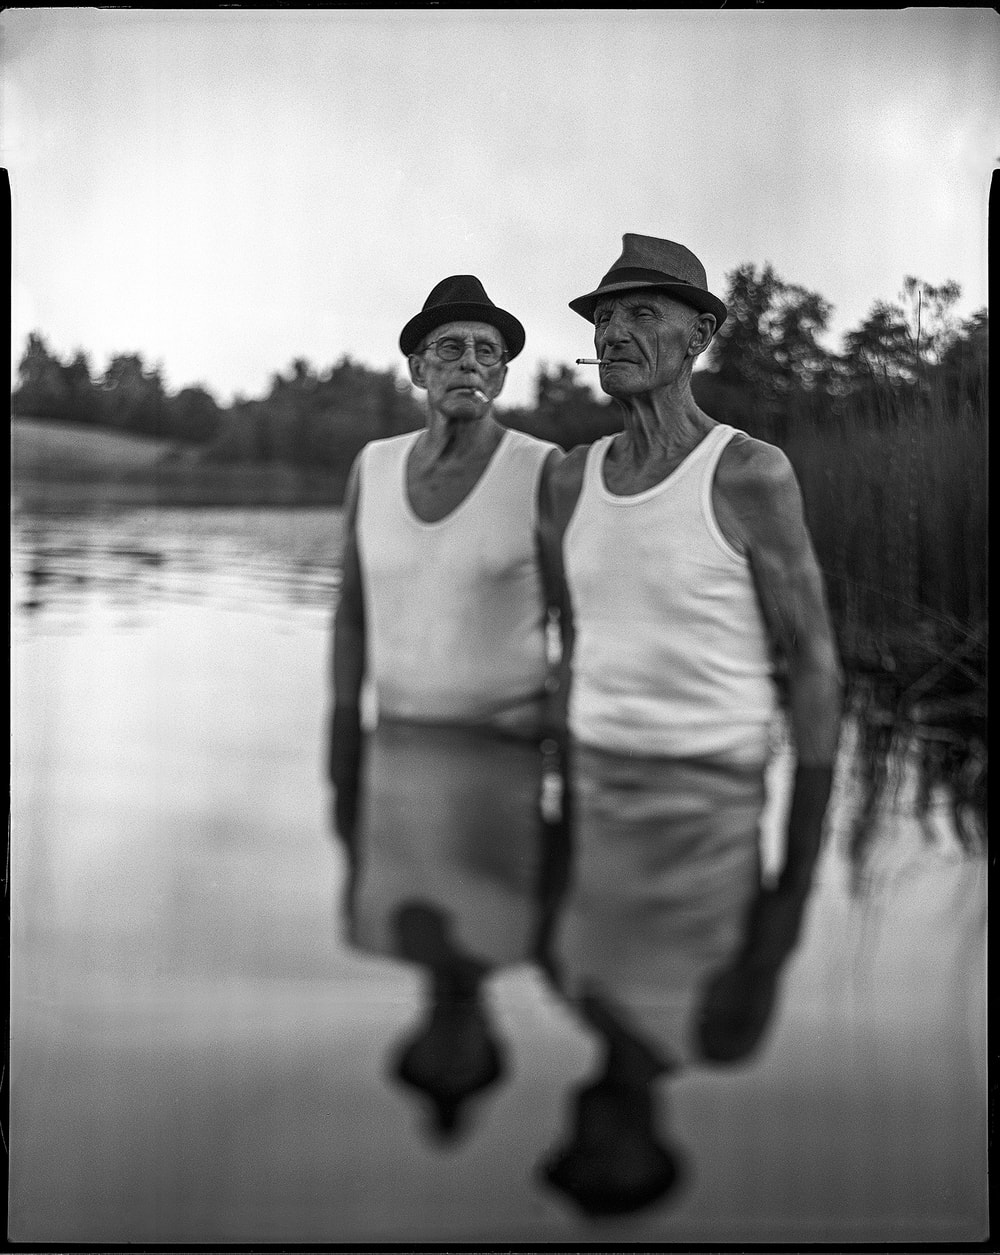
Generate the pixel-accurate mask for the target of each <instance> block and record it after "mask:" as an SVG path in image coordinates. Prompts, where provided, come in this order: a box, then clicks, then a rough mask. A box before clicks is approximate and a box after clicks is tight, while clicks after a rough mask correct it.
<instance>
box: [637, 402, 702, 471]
mask: <svg viewBox="0 0 1000 1255" xmlns="http://www.w3.org/2000/svg"><path fill="white" fill-rule="evenodd" d="M618 403H619V405H620V406H621V407H622V409H623V411H624V417H625V425H624V431H623V432H622V433H621V435H620V436H618V437H616V438H615V441H614V448H613V453H612V457H613V459H614V461H615V462H616V464H618V465H619V466H621V467H622V469H625V468H627V467H634V468H635V469H636V470H641V469H644V468H647V469H651V468H654V467H662V468H664V470H665V471H666V472H669V471H670V470H672V469H673V467H674V466H676V465H677V464H678V463H679V462H681V461H682V460H683V459H684V458H685V457H686V456H687V455H688V453H690V452H691V450H692V449H693V448H694V447H695V445H697V444H698V443H699V442H700V441H701V440H702V439H703V438H704V437H705V436H706V435H707V434H708V432H709V431H710V430H711V429H712V428H713V427H714V426H715V425H716V424H715V420H714V419H712V418H709V416H708V415H707V414H706V413H705V412H704V411H703V410H702V409H700V408H699V406H698V403H697V402H696V401H695V399H694V397H693V396H692V395H691V390H690V388H683V389H679V390H675V389H672V388H670V389H668V388H664V389H660V390H659V391H657V392H650V393H643V394H642V395H640V396H631V397H627V398H619V399H618Z"/></svg>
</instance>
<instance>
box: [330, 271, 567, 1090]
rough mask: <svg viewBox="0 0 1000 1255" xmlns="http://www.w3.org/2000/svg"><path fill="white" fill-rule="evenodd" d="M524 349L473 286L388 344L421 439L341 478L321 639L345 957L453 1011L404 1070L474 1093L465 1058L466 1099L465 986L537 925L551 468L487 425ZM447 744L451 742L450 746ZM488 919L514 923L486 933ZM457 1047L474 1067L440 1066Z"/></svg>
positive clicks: (379, 446)
mask: <svg viewBox="0 0 1000 1255" xmlns="http://www.w3.org/2000/svg"><path fill="white" fill-rule="evenodd" d="M524 339H525V336H524V329H523V327H522V326H521V323H520V322H519V321H518V320H517V319H516V318H515V317H514V316H513V315H512V314H510V313H508V312H507V311H506V310H503V309H501V308H499V307H498V306H497V305H495V304H494V303H493V301H491V300H490V298H489V297H488V296H487V295H486V292H485V290H484V288H483V285H482V284H481V283H480V281H479V280H478V279H477V278H476V277H474V276H472V275H453V276H451V277H449V278H447V279H444V280H442V281H441V282H440V283H438V284H437V285H436V286H435V287H434V289H433V290H432V291H431V293H430V295H429V296H428V298H427V300H426V302H425V303H424V306H423V308H422V310H421V311H420V312H419V313H417V314H416V315H414V317H412V318H411V319H410V320H409V321H408V322H407V323H406V325H405V326H404V328H403V330H402V333H401V335H400V338H399V347H400V349H401V351H402V352H403V354H404V355H405V356H406V358H407V362H408V365H409V371H410V378H411V379H412V381H413V383H414V384H415V385H416V386H417V387H418V388H420V389H422V390H424V391H425V392H426V395H427V423H426V426H425V427H424V428H423V429H422V430H420V431H415V432H410V433H407V434H405V435H402V436H397V437H393V438H391V439H386V440H376V441H372V442H371V443H369V444H368V445H367V446H366V447H365V448H364V449H363V450H362V452H361V453H360V454H359V456H358V459H357V461H356V463H355V465H354V467H353V468H352V471H351V475H350V480H349V484H348V492H347V498H346V503H345V540H344V550H343V567H342V569H343V576H342V583H341V587H340V596H339V603H338V607H337V612H336V618H335V625H334V676H333V685H334V711H333V721H332V742H331V759H330V772H331V777H332V782H333V784H334V786H335V788H336V826H337V828H338V831H339V835H340V837H341V838H342V839H343V840H344V842H345V843H346V845H347V847H348V849H349V851H350V852H351V854H352V859H351V884H350V885H349V890H348V896H349V903H350V908H351V909H350V917H351V928H352V939H353V941H354V942H355V943H356V944H357V945H358V946H359V947H360V948H362V949H366V950H369V951H374V952H376V953H383V954H386V955H392V956H395V957H397V958H404V959H409V960H411V961H416V962H420V963H422V964H423V966H425V967H426V968H428V969H430V976H431V996H432V999H433V1000H435V1003H436V1004H438V1003H443V1002H450V1003H451V1004H454V1005H453V1006H452V1010H454V1007H455V1006H458V1007H459V1009H460V1010H461V1008H464V1009H465V1010H464V1012H463V1013H462V1015H461V1016H460V1017H459V1019H460V1020H461V1023H460V1024H458V1025H456V1018H455V1015H454V1014H452V1013H451V1012H450V1011H449V1013H448V1014H447V1015H444V1016H443V1017H441V1016H439V1017H437V1019H435V1018H434V1017H433V1016H432V1025H431V1028H430V1030H429V1032H430V1034H431V1039H430V1040H429V1041H423V1042H422V1043H421V1044H420V1046H419V1049H417V1050H416V1052H415V1053H412V1054H411V1056H410V1057H411V1058H419V1059H421V1060H425V1061H426V1060H436V1061H439V1066H440V1067H441V1068H445V1069H447V1068H449V1067H450V1068H451V1069H452V1070H453V1071H454V1070H455V1069H456V1068H458V1069H459V1070H461V1071H463V1073H464V1074H465V1075H466V1076H467V1077H468V1078H469V1082H468V1083H469V1085H470V1087H471V1088H474V1087H475V1086H474V1084H473V1082H474V1081H475V1079H476V1074H477V1065H476V1060H477V1058H478V1059H479V1060H480V1061H481V1064H482V1066H481V1068H479V1072H481V1074H482V1075H481V1077H480V1080H481V1081H482V1083H485V1078H486V1077H488V1076H490V1075H492V1074H493V1073H494V1072H495V1059H494V1056H495V1051H494V1050H493V1049H492V1047H491V1044H490V1041H489V1037H488V1034H487V1033H486V1031H485V1027H484V1025H483V1013H482V1008H481V1007H480V1006H479V1005H478V1002H477V992H478V985H479V981H480V979H481V977H482V976H483V975H484V974H486V973H488V972H489V971H490V970H492V969H494V968H496V967H497V966H502V965H503V964H504V963H506V962H517V961H521V960H523V959H526V958H529V957H531V955H532V953H533V948H534V946H535V944H536V941H537V933H538V927H539V923H540V920H539V916H538V915H537V913H536V911H535V909H534V907H535V897H536V894H537V893H538V892H539V891H540V884H539V878H540V876H541V875H542V868H543V863H542V850H543V827H542V825H543V816H542V814H541V810H540V806H541V795H542V781H543V758H542V753H541V749H540V746H541V743H542V739H543V736H544V734H545V732H546V730H547V726H548V718H549V706H550V701H551V699H550V694H549V691H548V681H549V662H548V657H547V625H548V606H549V600H550V599H549V598H548V596H547V593H546V588H545V585H544V583H543V572H542V566H541V561H540V554H539V549H538V533H537V520H538V502H539V495H540V485H541V483H542V476H543V472H544V471H545V469H546V467H547V465H549V464H550V463H552V462H554V460H556V459H558V458H559V457H560V456H561V453H560V451H559V450H557V448H556V446H554V445H551V444H547V443H545V442H542V441H539V440H536V439H534V438H533V437H530V436H527V435H525V434H523V433H521V432H518V431H513V430H509V429H507V428H505V427H503V426H502V425H501V424H500V423H499V422H498V421H497V419H496V418H495V417H494V414H493V403H494V401H495V400H496V398H497V397H498V396H499V395H500V392H501V390H502V388H503V385H504V380H505V379H506V376H507V363H508V362H509V361H511V360H513V359H514V358H515V357H517V355H518V354H519V353H520V352H521V350H522V348H523V346H524ZM363 699H365V700H363ZM363 706H364V707H365V708H366V718H365V720H363V719H362V707H363ZM363 723H364V724H365V730H366V732H367V733H368V735H366V736H363V735H362V725H363ZM456 728H459V729H462V728H464V729H465V730H466V735H465V737H464V738H459V740H458V742H456V741H455V738H454V736H453V735H452V734H451V733H448V734H447V735H448V737H450V740H448V739H447V737H445V730H447V729H456ZM435 730H436V731H435ZM436 732H437V733H440V735H437V734H436ZM490 737H492V738H494V740H495V741H496V744H497V748H496V751H495V752H494V753H493V754H492V755H490V754H489V753H488V752H486V751H484V750H483V748H482V746H483V743H484V738H486V739H489V738H490ZM442 738H445V739H442ZM501 742H502V744H501ZM447 745H450V746H451V747H452V748H451V749H450V751H448V750H447V749H446V746H447ZM362 749H364V751H365V753H364V755H362ZM431 749H434V752H433V753H431V752H430V751H431ZM362 757H364V758H365V760H366V761H365V763H364V764H362ZM490 761H492V762H493V764H494V767H495V770H492V771H491V770H489V769H488V763H489V762H490ZM415 772H419V773H420V778H419V779H415ZM406 781H409V783H410V787H409V793H408V796H407V797H405V798H404V797H401V795H400V790H401V788H403V782H406ZM359 782H363V787H362V788H361V789H360V791H359ZM356 829H357V832H356V831H355V830H356ZM498 834H499V835H498ZM420 866H423V867H426V868H434V867H436V866H440V867H446V866H447V867H459V866H460V867H462V868H463V872H462V875H463V877H464V880H463V883H464V884H465V885H466V886H468V885H470V884H472V883H473V881H474V880H475V879H476V877H477V876H478V878H479V881H480V882H481V886H480V887H481V889H482V893H481V895H480V896H479V897H477V895H476V893H474V892H471V891H468V892H465V891H463V892H462V893H461V894H450V893H449V892H448V890H447V885H448V884H449V883H451V881H450V879H449V878H448V877H439V878H437V879H436V880H435V877H434V876H433V875H420V876H414V875H413V873H412V869H413V868H414V867H420ZM407 869H410V870H409V871H407ZM476 869H478V870H476ZM477 902H478V903H479V906H478V907H477ZM484 902H488V903H490V904H491V905H490V910H494V908H495V910H496V911H502V913H503V915H504V918H505V919H508V920H510V921H512V922H511V923H510V925H509V926H507V927H506V928H504V929H499V930H498V929H495V928H493V929H492V930H491V925H490V923H489V920H488V919H487V918H486V916H487V915H488V914H489V912H488V911H487V910H486V907H485V906H483V905H482V904H483V903H484ZM498 903H500V904H501V905H497V904H498ZM412 919H423V920H428V919H432V920H434V921H436V922H435V924H434V936H435V938H436V940H435V943H434V945H433V946H429V947H425V948H424V949H421V947H420V946H419V945H416V946H415V945H414V944H413V943H412V938H411V936H410V933H411V932H412V930H408V929H407V928H402V931H401V922H404V921H406V920H412ZM500 934H502V944H501V943H500V940H498V938H499V937H500ZM401 937H402V938H403V939H404V940H405V945H404V944H403V943H402V942H401V941H400V938H401ZM444 937H447V938H448V939H449V940H448V944H447V945H445V944H443V943H442V942H441V941H440V939H441V938H444ZM407 939H409V940H407ZM470 973H473V974H474V976H472V977H470ZM442 1024H444V1025H446V1026H450V1028H448V1029H447V1031H446V1029H445V1028H441V1025H442ZM459 1030H461V1031H459ZM442 1033H446V1035H447V1034H448V1033H450V1040H449V1041H444V1042H442V1041H441V1034H442ZM456 1033H458V1038H457V1039H456ZM455 1040H459V1043H460V1044H461V1043H464V1047H463V1048H465V1049H466V1053H467V1054H469V1053H471V1055H472V1056H473V1057H472V1058H471V1060H470V1059H466V1060H465V1062H464V1063H462V1062H460V1061H459V1060H457V1059H456V1057H455V1053H454V1052H455V1049H457V1047H456V1046H455ZM432 1071H433V1068H432ZM411 1079H412V1078H411ZM425 1081H426V1084H427V1087H428V1088H432V1087H434V1086H437V1087H438V1088H441V1087H442V1086H444V1087H447V1086H448V1085H449V1084H450V1079H449V1078H448V1077H436V1076H427V1077H426V1078H425ZM452 1090H453V1087H452V1089H450V1090H449V1092H452Z"/></svg>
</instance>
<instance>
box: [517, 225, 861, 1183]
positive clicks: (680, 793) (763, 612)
mask: <svg viewBox="0 0 1000 1255" xmlns="http://www.w3.org/2000/svg"><path fill="white" fill-rule="evenodd" d="M570 308H571V309H573V310H574V311H575V312H576V313H578V314H580V315H581V316H582V317H583V318H585V319H587V321H588V322H591V323H593V325H594V344H595V347H596V350H597V359H598V362H599V368H600V381H601V387H602V389H603V390H604V392H606V393H607V394H608V395H609V396H611V397H613V398H614V399H615V401H616V402H617V403H618V405H619V406H620V408H621V410H622V412H623V417H624V429H623V430H622V431H621V432H620V433H618V434H616V435H614V436H608V437H605V438H603V439H600V440H598V441H597V442H596V443H595V444H593V445H591V446H589V447H580V448H577V449H575V450H573V451H572V452H571V453H570V454H569V456H568V457H567V458H566V459H565V460H564V461H563V462H562V463H561V465H560V466H559V467H558V468H556V469H555V472H554V474H553V476H552V479H551V483H550V484H549V485H548V487H547V492H546V498H545V502H544V504H543V516H542V531H543V537H544V544H545V550H546V553H547V558H548V561H549V562H550V563H551V565H552V568H553V571H554V572H556V573H558V574H560V575H561V576H562V577H563V578H564V579H565V584H566V588H567V590H568V606H567V607H566V613H569V614H571V616H572V621H573V635H574V645H573V653H572V680H571V689H570V696H569V731H570V737H571V744H572V777H573V796H574V805H575V809H576V820H575V828H574V868H573V882H572V886H571V889H570V895H569V900H568V902H567V909H566V921H565V925H566V926H565V931H564V933H563V937H562V941H561V943H560V944H559V946H558V947H557V953H558V957H559V960H560V963H561V968H562V973H563V978H564V981H565V985H566V988H567V990H568V991H569V992H570V993H571V994H572V995H574V996H575V997H576V998H577V999H578V1000H579V1003H580V1005H581V1006H582V1007H583V1008H584V1011H585V1014H586V1015H587V1017H588V1019H589V1020H590V1022H591V1024H592V1025H593V1026H594V1027H595V1028H596V1029H597V1031H598V1033H599V1034H600V1035H601V1036H602V1038H603V1039H604V1041H605V1043H606V1046H607V1051H608V1053H607V1066H606V1070H605V1074H604V1076H603V1077H602V1079H601V1080H600V1081H599V1082H598V1084H597V1085H595V1086H592V1087H590V1088H589V1090H587V1091H584V1092H583V1093H582V1094H581V1095H580V1101H579V1110H578V1121H577V1127H576V1130H575V1134H574V1139H573V1140H572V1141H571V1144H570V1145H569V1147H568V1148H567V1149H566V1150H565V1151H564V1152H563V1153H562V1154H561V1155H560V1156H557V1158H556V1159H555V1160H554V1161H553V1163H552V1164H551V1165H550V1168H549V1174H550V1179H551V1180H552V1181H553V1183H554V1184H556V1185H558V1186H559V1187H560V1188H563V1189H565V1190H566V1191H567V1192H569V1193H571V1194H573V1195H574V1196H575V1197H577V1199H578V1201H581V1202H582V1203H583V1204H584V1205H585V1206H587V1205H601V1204H600V1200H601V1199H603V1200H604V1203H605V1204H606V1205H607V1206H608V1207H612V1206H615V1205H622V1206H624V1205H626V1204H627V1200H628V1199H629V1198H633V1199H638V1200H642V1199H644V1198H646V1197H647V1196H648V1197H652V1196H655V1194H656V1193H657V1191H660V1192H662V1191H663V1190H665V1189H666V1188H668V1187H669V1184H670V1183H671V1182H672V1180H673V1178H674V1176H675V1174H676V1163H675V1162H674V1161H673V1157H672V1156H671V1155H670V1154H669V1153H665V1152H664V1149H663V1148H659V1147H656V1146H655V1145H654V1144H653V1143H651V1141H650V1134H649V1127H650V1122H649V1112H650V1107H649V1102H650V1091H649V1086H650V1084H651V1082H652V1079H653V1078H654V1077H655V1076H656V1075H658V1074H661V1073H666V1072H669V1071H671V1070H673V1069H675V1068H676V1067H678V1066H680V1065H681V1064H682V1063H683V1062H684V1061H685V1058H686V1057H687V1056H688V1054H689V1053H690V1054H691V1055H692V1056H694V1057H701V1058H706V1057H707V1058H711V1059H717V1060H723V1059H735V1058H738V1057H744V1056H745V1055H746V1054H747V1053H748V1052H749V1051H750V1050H751V1049H752V1048H753V1046H754V1045H755V1044H756V1042H757V1041H758V1040H759V1037H760V1033H761V1032H762V1031H763V1028H764V1025H765V1023H766V1021H767V1017H768V1014H769V1012H770V1007H771V1004H772V1001H773V994H774V989H775V982H776V980H777V977H778V973H779V971H780V969H781V966H782V964H783V963H784V961H785V960H786V959H787V957H788V955H789V953H790V952H791V950H792V948H793V946H794V945H795V942H796V939H797V937H798V934H799V929H800V925H801V921H802V917H803V911H804V908H805V903H806V899H807V895H808V891H809V886H810V883H811V879H812V875H813V870H814V866H815V863H816V859H817V854H818V851H819V847H820V837H821V829H822V824H823V819H824V814H825V811H826V807H827V803H828V799H829V795H830V789H831V781H832V773H833V763H834V756H835V752H836V748H837V742H838V732H839V718H840V692H841V676H840V668H839V663H838V658H837V653H836V649H835V645H834V639H833V634H832V631H831V627H830V623H829V619H828V614H827V609H826V604H825V597H824V591H823V587H822V581H821V577H820V572H819V569H818V565H817V562H816V558H815V556H814V552H813V549H812V545H811V542H810V539H809V536H808V534H807V531H806V526H805V522H804V515H803V509H802V502H801V499H800V494H799V489H798V486H797V483H796V479H795V476H794V473H793V471H792V468H791V466H790V464H789V462H788V460H787V458H786V457H785V455H784V454H783V453H782V452H781V451H780V450H779V449H777V448H775V447H773V446H771V445H768V444H765V443H762V442H761V441H759V440H754V439H751V438H750V437H749V436H747V435H746V434H745V433H743V432H740V431H737V430H735V429H733V428H732V427H728V426H725V425H723V424H720V423H717V422H715V421H714V420H713V419H712V418H710V417H709V415H707V414H706V413H704V412H703V411H702V410H701V409H700V408H699V406H698V404H697V402H696V401H695V399H694V396H693V394H692V391H691V374H692V369H693V367H694V364H695V362H696V360H697V359H698V357H699V356H700V355H701V354H702V353H704V352H705V350H706V349H707V348H708V347H709V345H710V343H711V341H712V337H713V335H714V334H715V332H716V331H717V329H718V328H719V327H720V326H721V325H722V323H723V321H724V320H725V318H726V315H727V310H726V307H725V305H724V304H723V303H722V301H720V300H719V299H718V298H717V297H716V296H714V295H712V293H711V292H709V291H708V288H707V280H706V275H705V270H704V267H703V266H702V265H701V263H700V262H699V261H698V259H697V258H696V257H695V256H694V254H693V253H691V252H690V251H689V250H688V249H687V248H684V247H683V246H682V245H680V244H676V243H673V242H671V241H669V240H662V239H657V238H654V237H649V236H643V235H635V234H627V235H625V236H624V237H623V249H622V253H621V256H620V257H619V258H618V259H617V261H615V263H614V264H613V265H612V267H611V268H610V270H608V272H607V273H606V274H605V275H604V277H603V278H602V279H601V281H600V283H599V284H598V285H597V286H596V288H594V289H593V290H592V291H590V292H588V293H587V294H586V295H585V296H581V297H579V298H577V299H576V300H573V301H571V302H570ZM779 667H780V669H781V671H782V672H783V674H784V676H785V677H786V680H787V702H788V714H789V720H790V726H791V732H792V734H793V738H794V749H795V753H796V760H797V761H796V769H795V778H794V787H793V793H792V800H791V806H790V810H789V815H788V822H787V836H786V842H785V858H784V867H783V870H782V872H781V875H780V879H779V880H778V881H777V884H776V885H775V886H773V887H767V888H765V887H764V886H763V885H762V883H761V880H760V866H759V845H758V824H757V820H759V818H760V814H761V811H762V809H763V805H764V773H765V768H766V766H767V763H768V760H769V747H770V745H771V738H772V730H773V727H774V722H775V716H776V713H777V712H778V709H779V703H778V688H777V685H776V683H775V678H774V677H775V674H776V672H777V670H778V668H779ZM624 921H629V923H628V924H627V926H626V924H625V923H624ZM671 939H672V946H671V945H668V944H667V942H669V941H671ZM678 947H680V948H681V949H682V950H683V951H684V952H685V953H684V954H683V955H682V956H681V957H680V958H678V957H677V950H678ZM657 952H660V953H673V955H674V959H672V960H671V963H672V969H671V970H672V972H673V973H674V974H675V975H676V973H677V972H680V973H681V974H682V975H681V976H678V978H677V987H676V991H675V992H677V995H678V999H679V1002H678V1004H677V1005H680V1004H682V1003H684V998H685V997H686V998H687V1004H686V1005H687V1010H688V1013H689V1015H688V1023H687V1026H686V1027H684V1026H683V1025H681V1020H682V1019H683V1017H682V1016H681V1017H679V1016H678V1014H676V1010H677V1006H675V1007H674V1012H675V1013H674V1014H671V1015H669V1016H666V1017H665V1018H664V1017H663V1016H660V1017H659V1019H658V1010H662V1006H661V1007H659V1008H658V1007H657V1005H656V1004H657V1003H658V1002H659V1001H661V999H662V995H661V992H660V990H659V989H658V987H657V981H658V979H659V977H658V973H657V971H656V970H650V967H651V965H650V963H649V961H648V956H649V955H650V954H654V953H657ZM664 979H666V978H664ZM588 1112H589V1115H588ZM623 1147H631V1148H632V1152H633V1155H634V1158H633V1162H632V1164H631V1167H630V1168H629V1169H628V1170H627V1171H626V1175H625V1177H622V1175H621V1174H622V1172H623V1171H625V1170H624V1169H623V1167H622V1165H623V1162H624V1158H625V1157H626V1156H625V1153H624V1152H623V1149H622V1148H623ZM602 1148H603V1149H602ZM616 1174H617V1175H616ZM629 1174H631V1176H629ZM595 1199H596V1200H598V1202H597V1203H596V1204H595V1202H594V1200H595Z"/></svg>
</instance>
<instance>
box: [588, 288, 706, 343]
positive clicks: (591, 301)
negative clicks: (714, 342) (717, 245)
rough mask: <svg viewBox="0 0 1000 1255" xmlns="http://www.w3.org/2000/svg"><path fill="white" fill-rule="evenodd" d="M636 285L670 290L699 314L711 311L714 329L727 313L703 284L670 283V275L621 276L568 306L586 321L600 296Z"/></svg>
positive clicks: (592, 316) (590, 316)
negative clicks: (661, 277)
mask: <svg viewBox="0 0 1000 1255" xmlns="http://www.w3.org/2000/svg"><path fill="white" fill-rule="evenodd" d="M637 288H655V289H657V290H658V291H663V292H669V293H670V295H671V296H672V297H673V298H674V299H675V300H677V301H681V302H683V303H684V304H685V305H690V306H691V307H692V308H693V309H696V310H697V311H698V313H699V314H712V315H713V317H714V318H715V329H716V331H718V330H719V328H720V327H721V326H722V324H723V323H724V322H725V321H726V319H727V318H728V316H729V310H728V309H727V308H726V306H725V305H724V304H723V303H722V301H720V300H719V298H718V297H717V296H713V295H712V293H711V292H706V291H705V289H704V288H696V287H695V286H694V285H693V284H691V283H672V282H671V281H670V280H669V279H664V280H663V281H662V282H661V281H660V280H656V279H620V280H617V281H615V282H612V283H602V284H601V286H600V287H599V288H595V289H594V291H593V292H588V293H587V295H586V296H578V297H577V298H576V300H574V301H570V303H569V307H570V309H571V310H572V311H573V312H574V313H575V314H579V315H580V317H581V318H586V320H587V322H593V321H594V307H595V306H596V304H597V302H598V301H599V300H600V298H601V297H602V296H606V295H607V294H608V293H609V292H626V291H630V290H632V291H634V290H635V289H637Z"/></svg>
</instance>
